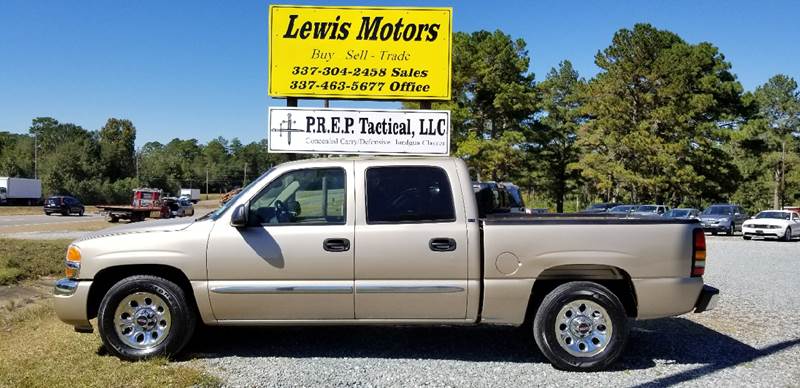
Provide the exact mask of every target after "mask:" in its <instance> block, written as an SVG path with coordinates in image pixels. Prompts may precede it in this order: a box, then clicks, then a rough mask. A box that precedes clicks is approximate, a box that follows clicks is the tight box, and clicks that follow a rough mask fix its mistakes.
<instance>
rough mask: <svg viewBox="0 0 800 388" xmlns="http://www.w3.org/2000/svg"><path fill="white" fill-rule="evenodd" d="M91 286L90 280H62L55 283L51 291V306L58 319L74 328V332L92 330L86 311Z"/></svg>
mask: <svg viewBox="0 0 800 388" xmlns="http://www.w3.org/2000/svg"><path fill="white" fill-rule="evenodd" d="M91 286H92V281H91V280H72V279H67V278H63V279H59V280H58V281H56V284H55V288H54V289H53V296H54V298H53V299H54V302H53V306H54V308H55V310H56V315H57V316H58V319H60V320H61V321H63V322H64V323H67V324H70V325H72V326H74V327H75V330H76V331H81V332H87V331H89V332H91V330H92V325H91V324H90V323H89V317H88V312H87V309H86V307H87V306H88V300H89V289H90V288H91Z"/></svg>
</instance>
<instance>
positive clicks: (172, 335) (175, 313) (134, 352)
mask: <svg viewBox="0 0 800 388" xmlns="http://www.w3.org/2000/svg"><path fill="white" fill-rule="evenodd" d="M137 292H146V293H151V294H155V295H157V296H159V297H160V298H161V299H162V300H163V302H164V303H165V304H166V305H167V306H168V307H169V313H170V315H171V322H170V323H169V325H170V328H169V332H168V333H167V334H165V335H164V339H163V340H162V342H160V343H158V344H157V345H155V346H152V347H150V348H147V349H136V348H134V347H131V346H129V345H127V344H125V343H124V342H123V341H122V340H121V339H120V336H119V334H117V331H116V328H115V323H114V318H115V317H114V315H115V311H116V309H117V306H118V305H119V304H120V302H121V301H122V300H123V299H125V298H126V297H127V296H129V295H132V294H134V293H137ZM196 323H197V318H196V317H195V312H194V309H193V308H192V307H191V306H189V304H188V303H187V297H186V294H185V293H184V291H183V289H181V288H180V287H179V286H178V285H176V284H175V283H173V282H171V281H169V280H166V279H163V278H160V277H157V276H150V275H136V276H131V277H128V278H125V279H122V280H120V281H119V282H117V284H115V285H114V286H112V287H111V289H109V290H108V292H107V293H106V295H105V296H104V297H103V301H102V302H101V303H100V308H99V310H98V314H97V326H98V329H99V332H100V338H101V339H102V340H103V345H104V346H105V348H106V349H107V350H108V352H109V353H110V354H112V355H114V356H117V357H119V358H121V359H123V360H129V361H138V360H142V359H147V358H151V357H160V356H166V357H169V356H172V355H175V354H177V353H178V352H180V351H181V349H183V347H184V346H186V344H187V343H188V342H189V340H190V339H191V337H192V333H193V332H194V329H195V326H196Z"/></svg>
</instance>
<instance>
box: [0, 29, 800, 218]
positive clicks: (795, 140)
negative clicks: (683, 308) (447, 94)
mask: <svg viewBox="0 0 800 388" xmlns="http://www.w3.org/2000/svg"><path fill="white" fill-rule="evenodd" d="M526 47H527V46H526V43H525V41H524V40H522V39H514V38H512V37H511V36H509V35H508V34H505V33H503V32H502V31H499V30H498V31H494V32H489V31H477V32H472V33H465V32H457V33H455V34H454V35H453V74H452V88H453V93H452V95H453V98H452V100H451V101H448V102H441V103H435V104H434V108H435V109H447V110H450V111H451V112H452V116H451V121H452V136H451V141H452V145H451V149H452V150H453V153H454V155H455V156H458V157H460V158H463V159H464V160H465V161H466V162H467V164H468V165H469V167H470V169H471V171H472V173H473V175H474V177H475V179H480V180H494V181H511V182H515V183H517V184H518V185H520V186H521V187H522V188H523V191H524V192H525V193H527V195H528V198H529V206H535V207H549V208H551V209H553V210H556V211H559V212H560V211H564V210H574V209H576V208H578V207H582V206H585V205H587V204H589V203H591V202H595V201H614V202H629V203H663V204H666V205H670V206H673V207H674V206H691V207H705V206H707V205H708V204H710V203H714V202H728V201H730V202H736V203H738V204H740V205H743V206H744V207H746V208H748V209H749V210H750V211H755V210H759V209H765V208H770V207H780V206H784V205H788V204H797V203H800V92H798V87H797V83H796V81H795V80H794V79H792V78H790V77H787V76H785V75H781V74H778V75H775V76H774V77H772V78H770V79H769V80H768V81H767V82H766V83H765V84H763V85H761V86H759V87H757V88H756V89H755V90H753V91H745V90H744V88H743V87H742V85H741V84H740V83H739V81H738V80H737V78H736V75H735V74H734V73H733V72H732V66H731V64H730V63H729V62H728V61H726V59H725V56H724V55H723V54H722V53H721V52H720V51H719V49H718V48H717V47H715V46H714V45H713V44H711V43H708V42H701V43H697V44H691V43H688V42H686V41H684V40H683V39H681V38H680V37H679V36H678V35H677V34H675V33H673V32H670V31H666V30H660V29H657V28H655V27H653V26H651V25H649V24H637V25H635V26H634V27H633V28H631V29H620V30H619V31H617V32H616V33H615V34H614V36H613V37H612V40H611V43H610V44H609V46H608V47H606V48H604V49H602V50H599V51H598V52H597V53H596V55H595V64H596V65H597V67H598V68H599V69H600V72H599V73H598V74H597V75H595V76H594V77H592V78H589V79H585V78H583V77H581V76H580V75H579V74H578V72H577V71H576V70H575V69H574V68H573V66H572V64H571V63H570V62H569V61H568V60H564V61H562V62H561V63H560V64H559V65H558V67H555V68H553V69H551V70H550V71H549V72H548V73H547V74H546V75H545V77H544V79H543V80H542V81H541V82H537V81H536V80H535V75H534V74H533V73H532V72H530V71H529V65H530V61H531V59H530V56H529V54H528V51H527V49H526ZM404 105H405V106H407V107H416V106H414V105H415V104H412V103H405V104H404ZM135 137H136V131H135V128H134V125H133V123H131V122H130V121H128V120H124V119H116V118H112V119H109V120H108V122H107V123H106V124H105V125H104V126H103V127H102V128H100V129H98V130H96V131H88V130H85V129H83V128H81V127H79V126H77V125H74V124H68V123H60V122H58V121H57V120H55V119H53V118H36V119H34V120H33V123H32V126H31V128H30V130H29V134H27V135H18V134H10V133H0V176H3V175H10V176H34V175H38V176H39V177H41V178H42V180H43V185H44V190H45V193H52V194H56V193H69V194H73V195H77V196H79V197H81V198H82V199H83V200H84V201H87V202H88V203H92V202H95V203H96V202H126V201H127V199H128V196H129V195H130V190H131V189H132V188H133V187H135V186H152V187H159V188H163V189H165V190H167V191H169V192H173V193H174V192H177V189H178V188H180V187H195V188H201V189H205V184H206V177H208V186H209V191H211V192H224V191H227V190H230V189H232V188H235V187H238V186H241V185H242V184H244V183H246V181H247V180H248V177H247V176H249V177H250V179H252V178H253V177H255V176H256V175H258V174H259V173H261V172H263V171H265V170H266V169H267V168H269V167H270V166H272V165H274V164H277V163H280V162H283V161H285V160H287V158H288V157H287V156H286V155H281V154H269V153H268V152H267V143H266V139H264V140H261V141H259V142H252V143H249V144H247V145H244V144H242V143H241V142H240V141H239V140H238V139H236V138H234V139H231V140H226V139H224V138H222V137H220V138H217V139H214V140H211V141H209V142H207V143H206V144H201V143H199V142H198V141H197V140H196V139H189V140H181V139H173V140H172V141H170V142H169V143H167V144H161V143H159V142H149V143H146V144H145V145H144V146H143V147H142V148H141V149H139V150H136V149H135V148H134V141H135ZM32 150H35V151H32ZM248 172H249V173H248ZM246 175H247V176H246Z"/></svg>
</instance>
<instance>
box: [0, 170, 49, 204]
mask: <svg viewBox="0 0 800 388" xmlns="http://www.w3.org/2000/svg"><path fill="white" fill-rule="evenodd" d="M41 200H42V181H41V180H40V179H28V178H11V177H0V204H4V205H5V204H26V205H35V204H38V203H39V202H41Z"/></svg>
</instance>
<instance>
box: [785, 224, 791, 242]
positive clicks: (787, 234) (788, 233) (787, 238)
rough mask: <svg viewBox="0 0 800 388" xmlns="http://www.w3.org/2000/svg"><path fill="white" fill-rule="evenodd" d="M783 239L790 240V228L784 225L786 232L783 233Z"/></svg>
mask: <svg viewBox="0 0 800 388" xmlns="http://www.w3.org/2000/svg"><path fill="white" fill-rule="evenodd" d="M783 241H792V228H791V227H790V226H789V227H786V233H784V234H783Z"/></svg>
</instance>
